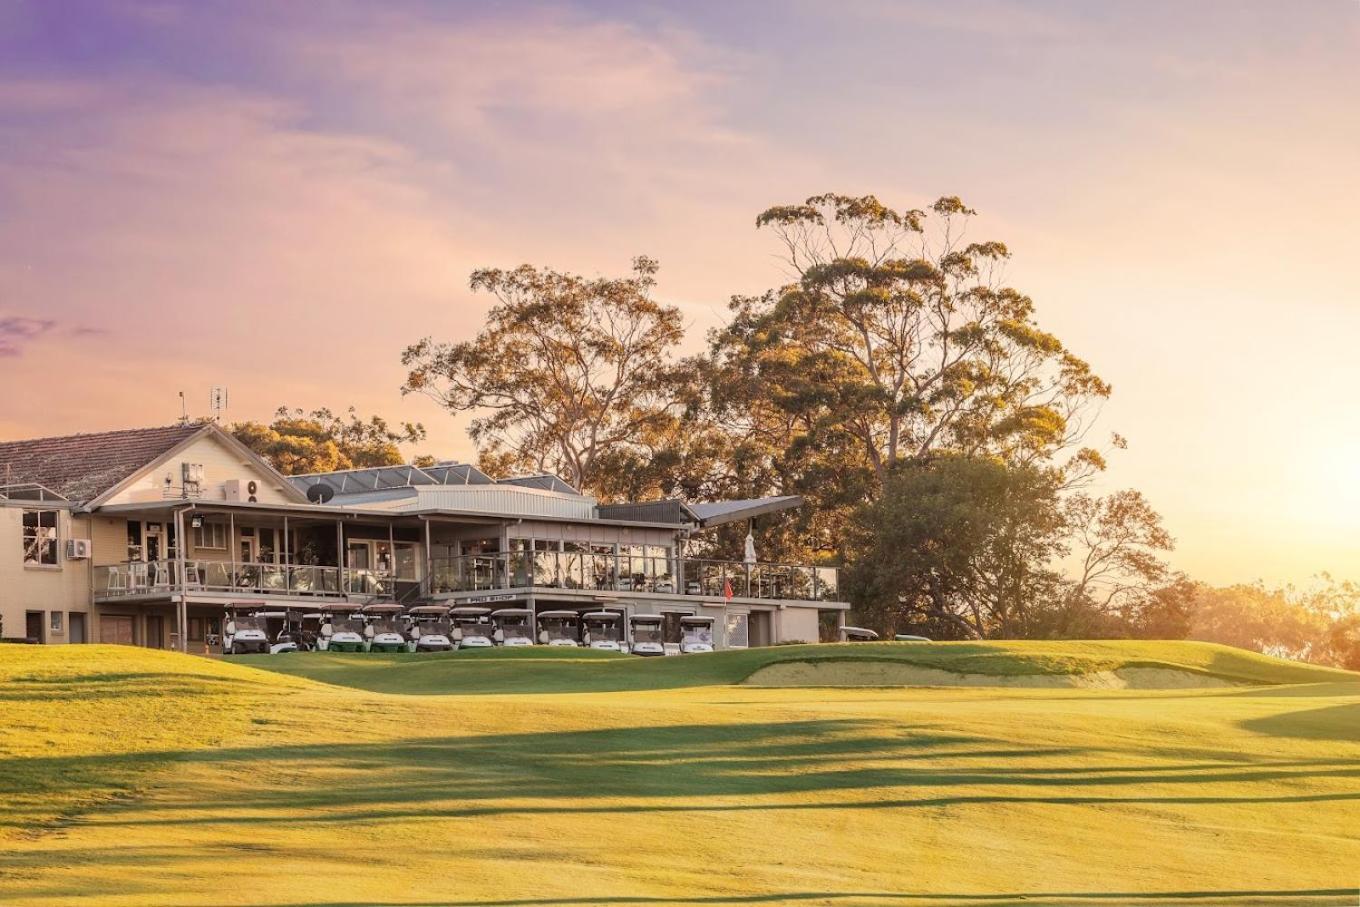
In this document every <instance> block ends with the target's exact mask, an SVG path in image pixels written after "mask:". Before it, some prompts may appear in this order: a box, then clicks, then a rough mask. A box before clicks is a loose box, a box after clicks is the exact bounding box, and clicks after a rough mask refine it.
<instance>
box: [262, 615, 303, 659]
mask: <svg viewBox="0 0 1360 907" xmlns="http://www.w3.org/2000/svg"><path fill="white" fill-rule="evenodd" d="M253 616H254V617H255V618H256V619H257V620H259V621H261V622H262V624H263V628H264V635H265V638H266V639H268V640H269V654H270V655H282V654H284V653H285V652H296V651H297V650H298V648H299V646H298V639H299V638H300V637H301V635H302V633H301V629H302V622H301V620H300V619H299V618H298V617H297V615H296V614H295V613H294V612H292V611H289V610H287V609H284V610H282V611H256V612H255V614H254V615H253Z"/></svg>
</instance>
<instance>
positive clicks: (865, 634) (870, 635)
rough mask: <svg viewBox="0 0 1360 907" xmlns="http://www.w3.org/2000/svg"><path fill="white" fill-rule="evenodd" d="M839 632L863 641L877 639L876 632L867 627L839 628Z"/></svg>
mask: <svg viewBox="0 0 1360 907" xmlns="http://www.w3.org/2000/svg"><path fill="white" fill-rule="evenodd" d="M841 632H842V633H844V634H845V635H846V636H858V637H861V638H863V639H878V631H877V630H870V629H869V628H867V627H841Z"/></svg>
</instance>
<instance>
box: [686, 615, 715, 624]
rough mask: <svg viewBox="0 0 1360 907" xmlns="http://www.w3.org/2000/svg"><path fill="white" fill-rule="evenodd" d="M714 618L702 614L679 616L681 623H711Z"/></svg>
mask: <svg viewBox="0 0 1360 907" xmlns="http://www.w3.org/2000/svg"><path fill="white" fill-rule="evenodd" d="M714 620H716V618H712V617H708V616H706V615H703V614H686V615H685V616H684V617H682V618H680V623H682V624H711V623H713V622H714Z"/></svg>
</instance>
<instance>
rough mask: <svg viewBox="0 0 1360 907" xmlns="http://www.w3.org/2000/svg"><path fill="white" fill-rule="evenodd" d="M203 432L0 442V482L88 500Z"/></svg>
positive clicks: (169, 429) (177, 428) (164, 430)
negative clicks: (35, 486) (35, 485)
mask: <svg viewBox="0 0 1360 907" xmlns="http://www.w3.org/2000/svg"><path fill="white" fill-rule="evenodd" d="M204 430H205V426H203V425H166V426H162V427H160V428H132V429H125V430H122V431H105V432H95V433H91V434H83V435H63V436H61V437H56V438H34V439H32V440H28V441H5V442H0V484H13V483H19V482H36V483H38V484H41V485H44V486H46V487H48V488H50V489H52V490H53V491H56V492H58V493H59V494H62V495H64V496H65V497H67V498H70V499H71V500H73V501H89V500H91V499H93V498H95V497H98V496H99V495H100V494H102V493H103V492H106V491H108V490H109V489H111V488H113V487H114V486H115V485H117V484H118V483H120V482H122V481H123V480H125V479H127V478H128V477H129V476H131V475H132V474H133V473H135V472H136V471H137V470H139V469H141V468H142V467H143V466H146V465H147V464H148V463H151V462H152V461H154V460H156V459H158V458H160V457H162V456H164V455H165V454H166V453H168V452H169V451H171V450H173V449H174V448H175V447H177V446H179V445H180V444H182V443H184V442H185V441H187V440H189V439H190V438H192V437H193V436H194V435H196V434H198V433H199V432H202V431H204Z"/></svg>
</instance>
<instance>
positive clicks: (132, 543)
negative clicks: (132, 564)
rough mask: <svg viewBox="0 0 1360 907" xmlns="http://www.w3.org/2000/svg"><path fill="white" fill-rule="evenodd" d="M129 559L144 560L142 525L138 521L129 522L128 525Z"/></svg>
mask: <svg viewBox="0 0 1360 907" xmlns="http://www.w3.org/2000/svg"><path fill="white" fill-rule="evenodd" d="M127 559H128V560H130V561H140V560H141V559H142V524H141V523H139V522H137V521H136V520H129V521H128V524H127Z"/></svg>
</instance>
